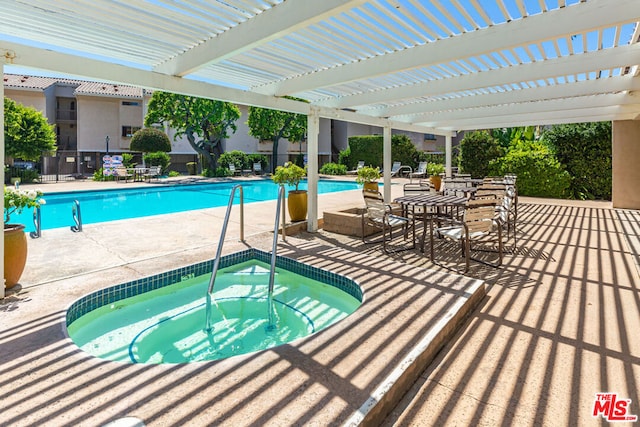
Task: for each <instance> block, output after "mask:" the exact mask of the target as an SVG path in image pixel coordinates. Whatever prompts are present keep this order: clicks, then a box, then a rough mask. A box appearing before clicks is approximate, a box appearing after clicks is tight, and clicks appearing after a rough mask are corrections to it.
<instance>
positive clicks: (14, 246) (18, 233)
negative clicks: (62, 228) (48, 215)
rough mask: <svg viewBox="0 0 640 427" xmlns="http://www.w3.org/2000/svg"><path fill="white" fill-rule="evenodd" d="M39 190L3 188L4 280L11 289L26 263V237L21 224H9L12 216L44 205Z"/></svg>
mask: <svg viewBox="0 0 640 427" xmlns="http://www.w3.org/2000/svg"><path fill="white" fill-rule="evenodd" d="M44 203H45V200H44V199H43V198H42V192H41V191H39V190H19V189H17V188H14V187H6V186H5V187H4V279H5V286H6V287H7V288H11V287H12V286H14V285H15V284H16V283H18V281H19V280H20V276H21V275H22V272H23V271H24V266H25V264H26V262H27V236H26V234H25V232H24V225H23V224H10V223H9V221H10V219H11V215H12V214H14V213H15V214H19V213H21V212H22V211H23V210H24V209H30V208H35V207H39V206H41V205H44Z"/></svg>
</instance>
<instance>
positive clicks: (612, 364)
mask: <svg viewBox="0 0 640 427" xmlns="http://www.w3.org/2000/svg"><path fill="white" fill-rule="evenodd" d="M65 185H67V184H65ZM66 188H69V187H66ZM394 191H396V192H397V191H401V189H400V188H398V187H396V188H394ZM358 196H359V194H358ZM344 199H345V198H344V197H335V195H334V196H331V195H327V196H322V197H321V199H320V212H322V211H323V210H327V209H334V208H336V207H338V206H342V203H343V200H344ZM355 200H358V198H357V197H355ZM267 203H273V202H267ZM249 206H251V210H252V212H253V214H251V213H248V214H247V218H252V219H254V221H252V223H251V224H247V231H246V232H247V236H248V237H247V240H248V242H247V243H248V244H249V245H251V246H254V247H259V248H269V246H270V242H271V235H270V233H269V232H265V230H269V229H271V228H272V227H273V219H272V218H268V219H267V218H264V217H265V215H263V214H260V212H261V211H264V209H265V206H266V205H265V203H258V204H253V205H249ZM223 215H224V208H216V209H207V210H202V211H197V212H189V213H182V214H171V215H163V216H161V217H154V218H146V219H138V220H128V221H116V222H113V223H103V224H96V225H87V226H85V231H84V232H83V233H71V232H70V231H68V230H52V231H45V233H44V235H43V238H42V239H40V240H34V241H30V255H29V261H28V271H27V272H25V276H24V278H23V281H22V282H23V287H22V289H21V290H19V292H17V293H16V294H13V295H11V296H9V297H8V298H7V299H5V301H3V302H2V304H1V305H0V318H1V319H2V322H1V324H2V325H3V326H4V329H3V331H1V332H0V343H1V344H2V345H1V347H0V372H2V373H3V375H2V377H1V378H2V379H1V380H0V396H2V400H3V402H4V403H5V405H3V407H4V408H3V412H2V420H3V421H2V424H3V425H4V424H5V423H6V424H7V425H34V424H38V425H56V426H59V425H102V424H105V423H106V422H108V421H111V420H114V419H116V418H118V417H125V416H136V417H138V418H140V419H142V420H143V421H144V422H145V423H146V424H147V425H163V426H166V425H184V424H191V425H203V424H208V425H210V424H214V425H337V424H342V423H344V422H348V421H349V420H353V419H352V418H350V417H352V415H353V414H354V411H357V410H358V409H359V408H360V407H361V405H362V403H363V402H366V401H367V400H368V399H369V398H370V397H371V396H372V395H373V394H374V393H375V392H376V391H377V387H379V386H380V384H384V380H385V379H386V378H387V377H389V376H390V375H392V373H393V369H394V368H395V367H396V365H397V364H398V362H400V361H401V360H402V359H403V358H404V357H405V356H406V355H407V354H408V353H409V352H410V350H411V349H412V348H413V346H414V345H415V344H416V343H417V341H419V340H420V338H421V337H424V336H425V335H427V334H428V333H429V331H430V330H432V328H433V327H434V326H436V323H437V321H438V320H439V319H440V318H441V317H442V315H443V314H444V313H451V311H450V309H451V308H452V307H453V306H454V305H456V304H458V305H460V304H462V305H464V304H467V306H469V305H472V304H473V303H474V302H475V301H473V299H472V298H467V299H466V300H464V301H463V300H460V297H461V296H463V297H464V296H465V289H470V288H472V287H473V286H474V285H475V284H476V282H475V281H474V280H470V279H465V278H462V277H461V276H456V275H451V274H449V273H450V272H449V271H448V270H444V269H442V268H440V267H438V266H435V265H434V264H432V263H431V262H429V261H428V259H427V258H425V257H424V256H422V255H421V254H420V253H419V252H417V251H407V252H403V253H400V254H398V255H393V256H385V255H383V254H382V252H381V251H380V250H379V249H380V248H379V247H377V246H365V245H362V243H361V242H360V240H359V239H356V238H349V237H345V236H341V235H337V234H333V233H327V232H319V233H314V234H309V233H303V234H301V235H299V236H297V237H296V238H289V242H288V243H281V244H280V245H279V251H280V253H281V254H282V255H286V256H291V257H293V258H297V259H299V260H301V261H303V262H307V263H310V264H314V265H317V266H320V267H322V268H331V269H332V270H334V271H337V272H342V273H344V274H347V275H348V276H350V277H352V278H355V279H356V280H358V281H359V282H361V283H362V284H363V286H364V287H365V291H366V293H367V294H366V298H367V301H366V303H365V305H364V306H363V309H361V310H359V311H358V312H357V313H356V314H355V315H353V316H350V317H349V318H348V319H346V321H344V322H341V323H339V324H338V325H334V327H332V328H329V329H327V330H325V331H322V332H320V333H319V334H317V336H314V338H313V339H308V340H301V341H300V342H297V343H296V344H295V345H290V346H282V347H279V348H277V349H272V350H268V351H265V352H262V353H259V354H255V355H247V356H243V357H239V358H233V359H227V360H226V361H225V360H223V361H218V362H206V363H196V364H190V365H157V366H145V365H124V364H119V363H111V362H105V361H101V360H98V359H94V358H91V357H88V356H87V355H85V354H84V353H82V352H80V351H79V350H78V349H77V348H76V347H75V346H74V345H73V344H72V343H71V342H70V341H69V340H68V339H66V338H65V335H64V333H63V331H62V327H61V326H62V325H61V319H62V317H63V316H64V309H65V308H66V306H67V305H68V304H69V303H70V302H71V301H73V300H74V299H75V298H77V297H79V296H81V295H84V294H85V293H87V291H88V289H97V288H101V287H104V286H107V285H112V284H115V283H120V282H124V281H128V280H132V279H133V278H136V277H145V276H148V275H150V274H155V273H157V272H159V271H162V270H167V269H170V268H174V267H175V266H182V265H187V264H190V263H193V262H196V261H199V260H203V259H209V258H211V257H212V256H213V254H214V253H215V246H216V240H217V239H216V236H217V233H218V232H219V228H220V224H219V223H220V222H221V219H222V217H223ZM638 219H639V215H638V213H637V212H634V211H617V210H612V209H611V208H610V204H608V203H594V202H569V201H546V200H534V199H527V198H521V204H520V221H519V222H520V224H521V225H520V232H519V238H520V243H519V247H518V250H516V251H514V252H513V253H511V254H508V255H507V256H505V264H504V266H503V267H502V268H500V269H493V268H490V267H486V266H484V265H481V264H473V263H472V267H471V271H470V272H469V276H472V277H478V278H481V279H483V280H484V281H485V282H486V289H487V297H486V298H484V299H483V300H482V301H481V303H480V307H479V308H477V309H476V310H475V311H473V312H472V313H471V317H470V318H468V320H467V321H466V322H465V324H464V328H463V329H462V330H460V332H459V333H458V334H457V335H456V336H455V337H454V339H453V340H451V341H450V342H449V343H448V344H447V345H446V347H445V349H444V351H442V352H441V353H440V354H439V355H438V357H437V359H436V361H435V362H434V363H431V364H430V365H429V367H428V368H427V370H425V371H424V372H423V373H422V375H421V376H419V377H418V381H417V382H416V383H415V384H414V386H413V388H412V389H411V390H410V391H409V393H408V394H407V395H406V396H405V398H404V399H403V400H402V401H400V403H399V404H398V405H397V406H396V407H395V409H394V410H393V412H392V413H391V414H390V416H389V417H387V419H386V420H383V419H382V418H381V417H380V416H377V417H373V418H372V419H371V420H370V421H371V422H372V423H383V424H384V425H387V426H391V425H416V426H418V425H419V426H423V425H498V424H501V425H510V424H518V425H570V424H579V425H600V424H601V419H596V418H592V417H591V411H592V405H593V400H594V398H595V393H597V392H604V391H611V392H617V393H618V394H619V396H620V397H621V398H629V399H631V400H632V404H631V407H630V413H632V414H638V413H640V409H639V406H638V388H639V387H638V385H639V384H638V383H639V382H640V339H638V334H637V331H638V330H640V292H639V285H640V279H639V276H638V270H637V269H636V267H637V264H638V260H639V259H640V256H639V255H640V245H638V246H635V245H634V239H636V240H635V241H636V242H637V237H638V233H637V230H638ZM234 227H237V224H234V225H233V226H232V227H231V228H230V230H229V234H228V236H230V237H229V238H228V241H227V242H226V243H225V251H224V252H225V253H229V252H234V251H236V250H239V249H244V248H245V247H246V246H245V244H243V243H240V242H237V241H235V239H236V238H237V234H235V235H234V229H235V230H237V228H234ZM179 231H180V232H179ZM625 234H629V236H628V237H629V238H628V239H627V238H626V237H625ZM114 241H115V242H117V243H118V244H117V245H114V244H113V242H114ZM123 241H124V242H127V243H128V244H127V245H122V242H123ZM629 243H631V245H629ZM116 248H117V249H116ZM449 255H450V256H451V257H453V256H455V254H449ZM449 255H447V254H446V253H445V254H443V256H449ZM461 301H462V302H461ZM456 321H457V322H460V321H464V311H463V312H462V315H461V317H460V318H457V319H456ZM418 373H419V372H416V375H417V374H418Z"/></svg>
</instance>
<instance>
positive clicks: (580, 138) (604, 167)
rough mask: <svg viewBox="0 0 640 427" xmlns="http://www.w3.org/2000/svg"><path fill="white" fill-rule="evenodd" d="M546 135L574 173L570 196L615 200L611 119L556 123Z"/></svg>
mask: <svg viewBox="0 0 640 427" xmlns="http://www.w3.org/2000/svg"><path fill="white" fill-rule="evenodd" d="M543 139H544V140H545V141H546V142H547V143H548V144H549V145H550V146H551V147H553V149H554V151H555V153H556V158H557V159H558V161H559V162H560V163H562V164H563V165H564V166H565V168H566V169H567V171H568V172H569V173H570V174H571V185H570V186H569V190H568V196H569V197H571V198H575V199H604V200H611V180H612V170H611V122H599V123H577V124H569V125H558V126H553V127H552V128H551V129H550V130H548V131H547V132H545V133H544V135H543Z"/></svg>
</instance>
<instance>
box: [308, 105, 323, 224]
mask: <svg viewBox="0 0 640 427" xmlns="http://www.w3.org/2000/svg"><path fill="white" fill-rule="evenodd" d="M319 135H320V116H319V114H318V110H317V109H315V108H311V110H310V111H309V115H308V116H307V189H308V190H307V192H308V194H307V196H308V198H307V211H308V213H307V231H309V232H311V233H315V232H316V231H318V136H319Z"/></svg>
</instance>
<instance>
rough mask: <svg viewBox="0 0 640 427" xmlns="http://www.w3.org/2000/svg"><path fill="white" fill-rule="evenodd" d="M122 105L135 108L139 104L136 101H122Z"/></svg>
mask: <svg viewBox="0 0 640 427" xmlns="http://www.w3.org/2000/svg"><path fill="white" fill-rule="evenodd" d="M122 105H133V106H136V107H137V106H138V105H140V103H139V102H138V101H122Z"/></svg>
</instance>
